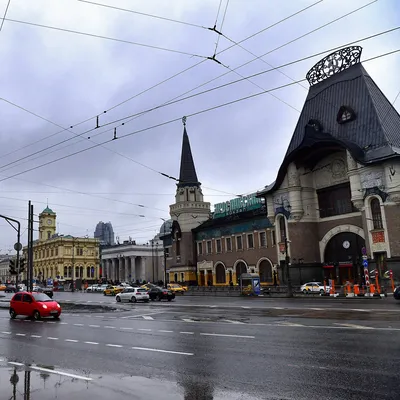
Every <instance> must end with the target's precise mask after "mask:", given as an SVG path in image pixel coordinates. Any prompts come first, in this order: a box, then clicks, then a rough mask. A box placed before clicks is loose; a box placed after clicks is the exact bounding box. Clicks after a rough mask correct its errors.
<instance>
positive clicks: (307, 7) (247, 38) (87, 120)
mask: <svg viewBox="0 0 400 400" xmlns="http://www.w3.org/2000/svg"><path fill="white" fill-rule="evenodd" d="M323 1H324V0H318V1H316V2H314V3H312V4H310V5H309V6H306V7H303V8H302V9H300V10H299V11H296V12H295V13H293V14H290V15H289V16H287V17H285V18H283V19H281V20H279V21H277V22H275V23H273V24H271V25H269V26H267V27H266V28H263V29H261V30H260V31H258V32H256V33H253V34H251V35H250V36H247V37H246V38H244V39H242V40H241V41H239V42H238V43H243V42H245V41H247V40H249V39H251V38H253V37H255V36H257V35H259V34H261V33H263V32H265V31H267V30H269V29H272V28H274V27H275V26H277V25H279V24H281V23H283V22H286V21H288V20H289V19H291V18H293V17H295V16H297V15H299V14H301V13H302V12H305V11H307V10H309V9H310V8H312V7H314V6H316V5H318V4H319V3H322V2H323ZM233 47H235V45H231V46H229V47H227V48H225V49H223V50H221V51H220V52H219V53H218V54H221V53H223V52H225V51H228V50H230V49H232V48H233ZM205 61H206V60H205V59H204V60H201V61H200V62H198V63H196V64H194V65H192V66H190V67H188V68H185V69H184V70H182V71H180V72H178V73H176V74H174V75H172V76H171V77H169V78H167V79H164V80H163V81H160V82H158V83H156V84H155V85H153V86H151V87H149V88H147V89H145V90H143V91H141V92H139V93H137V94H136V95H134V96H131V97H129V98H128V99H126V100H124V101H122V102H120V103H117V104H116V105H114V106H113V107H110V108H108V109H107V110H104V111H103V112H102V113H100V114H105V113H107V112H109V111H111V110H113V109H115V108H117V107H119V106H121V105H123V104H125V103H127V102H129V101H131V100H133V99H135V98H136V97H138V96H140V95H142V94H144V93H146V92H148V91H150V90H152V89H155V88H156V87H158V86H160V85H162V84H164V83H166V82H168V81H170V80H172V79H173V78H175V77H177V76H179V75H181V74H183V73H185V72H187V71H189V70H191V69H193V68H195V67H197V66H199V65H200V64H202V63H204V62H205ZM195 89H197V87H196V88H194V89H192V90H191V91H193V90H195ZM191 91H189V92H191ZM189 92H186V93H189ZM186 93H183V94H182V95H181V96H184V95H185V94H186ZM178 97H180V96H178ZM178 97H177V98H178ZM100 114H96V115H94V116H92V117H89V118H87V119H85V120H83V121H81V122H78V123H75V124H73V125H71V126H70V129H72V128H75V127H77V126H79V125H81V124H83V123H86V122H89V121H91V120H93V119H95V118H96V117H98V115H100ZM67 129H68V128H64V129H63V130H62V131H59V132H55V133H54V134H52V135H50V136H47V137H45V138H42V139H40V140H38V141H35V142H33V143H31V144H28V145H25V146H23V147H22V148H19V149H16V150H13V151H12V152H10V153H7V154H3V155H2V156H8V155H10V154H13V153H15V152H17V151H19V150H21V149H24V148H26V147H28V146H31V145H34V144H36V143H39V142H41V141H44V140H46V139H48V138H50V137H53V136H56V135H58V134H60V133H62V132H65V131H66V130H67ZM0 157H1V156H0Z"/></svg>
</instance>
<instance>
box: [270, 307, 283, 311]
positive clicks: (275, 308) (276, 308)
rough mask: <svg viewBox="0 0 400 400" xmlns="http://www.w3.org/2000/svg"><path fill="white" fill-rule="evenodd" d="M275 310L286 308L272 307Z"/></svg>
mask: <svg viewBox="0 0 400 400" xmlns="http://www.w3.org/2000/svg"><path fill="white" fill-rule="evenodd" d="M272 308H273V309H274V310H284V308H283V307H272Z"/></svg>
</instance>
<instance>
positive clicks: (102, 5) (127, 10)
mask: <svg viewBox="0 0 400 400" xmlns="http://www.w3.org/2000/svg"><path fill="white" fill-rule="evenodd" d="M78 1H79V2H81V3H87V4H91V5H95V6H99V7H105V8H109V9H113V10H118V11H125V12H129V13H132V14H137V15H143V16H146V17H151V18H156V19H160V20H163V21H168V22H175V23H177V24H182V25H187V26H193V27H195V28H201V29H207V28H206V27H205V26H202V25H198V24H194V23H191V22H185V21H180V20H177V19H173V18H167V17H161V16H159V15H154V14H149V13H144V12H141V11H135V10H129V9H127V8H121V7H116V6H111V5H109V4H103V3H96V2H94V1H88V0H78Z"/></svg>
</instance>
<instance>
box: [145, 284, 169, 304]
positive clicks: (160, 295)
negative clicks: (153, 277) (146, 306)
mask: <svg viewBox="0 0 400 400" xmlns="http://www.w3.org/2000/svg"><path fill="white" fill-rule="evenodd" d="M148 293H149V297H150V300H152V301H154V300H158V301H161V300H163V299H164V300H168V301H171V300H173V299H174V298H175V293H173V292H171V291H170V290H168V289H164V288H160V287H158V286H154V287H152V288H151V289H150V290H149V292H148Z"/></svg>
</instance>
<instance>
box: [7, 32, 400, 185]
mask: <svg viewBox="0 0 400 400" xmlns="http://www.w3.org/2000/svg"><path fill="white" fill-rule="evenodd" d="M398 29H400V26H398V27H395V28H391V29H389V30H386V31H383V32H379V33H376V34H373V35H370V36H367V37H364V38H361V39H357V40H355V41H352V42H349V43H346V44H343V45H340V46H337V47H334V48H331V49H328V50H324V51H322V52H318V53H314V54H312V55H309V56H306V57H303V58H300V59H297V60H294V61H291V62H288V63H285V64H282V65H279V66H276V67H273V68H271V69H268V70H263V71H261V72H257V73H254V74H252V75H249V76H247V77H243V78H241V79H238V80H235V81H231V82H228V83H225V84H222V85H219V86H215V87H213V88H210V89H207V90H204V91H202V92H198V93H194V94H192V95H189V96H186V97H183V98H182V97H181V96H182V95H180V96H177V97H175V98H174V99H172V100H170V101H168V102H166V103H163V104H161V105H158V106H155V107H152V108H150V109H146V110H143V111H140V112H138V113H135V114H131V115H129V116H126V117H123V118H119V119H117V120H114V121H111V122H109V123H106V124H103V125H102V127H106V126H108V125H112V124H116V123H118V122H121V121H126V120H127V119H128V118H131V120H132V119H134V118H135V117H138V116H141V115H143V114H145V113H149V112H151V111H155V110H158V109H160V108H163V107H166V106H169V105H172V104H176V103H178V102H181V101H185V100H188V99H191V98H193V97H197V96H200V95H203V94H206V93H209V92H212V91H214V90H218V89H221V88H224V87H227V86H230V85H233V84H236V83H239V82H242V81H243V80H246V79H250V78H253V77H257V76H260V75H262V74H266V73H269V72H272V71H276V70H279V69H280V68H284V67H287V66H291V65H294V64H296V63H299V62H302V61H305V60H308V59H310V58H313V57H316V56H318V55H322V54H326V53H328V52H332V51H334V50H337V49H340V48H341V47H347V46H349V45H352V44H354V43H358V42H362V41H366V40H370V39H372V38H376V37H378V36H381V35H385V34H388V33H392V32H394V31H396V30H398ZM285 75H286V74H285ZM286 76H287V75H286ZM287 77H288V78H290V77H289V76H287ZM290 79H291V80H292V81H293V82H295V83H296V84H300V82H298V81H294V80H293V79H292V78H290ZM189 92H190V91H189ZM189 92H186V93H189ZM3 100H4V101H6V102H8V103H9V104H12V105H14V106H16V107H18V108H21V109H22V110H24V111H27V112H28V113H31V114H33V115H35V116H37V117H38V118H41V119H44V120H45V121H47V122H50V123H52V124H54V125H56V126H60V125H58V124H56V123H54V122H52V121H50V120H48V119H47V118H44V117H41V116H40V115H38V114H36V113H33V112H31V111H29V110H27V109H26V108H24V107H21V106H19V105H17V104H15V103H13V102H11V101H9V100H6V99H3ZM288 105H289V104H288ZM289 106H290V105H289ZM128 122H129V121H128ZM124 124H125V123H122V124H121V125H118V126H122V125H124ZM118 126H117V127H118ZM114 128H115V127H114ZM114 128H110V129H107V130H105V131H101V132H98V133H96V134H94V135H92V136H91V137H89V140H90V139H92V138H93V137H95V136H98V135H102V134H104V133H106V132H109V131H111V130H112V129H114ZM95 129H96V128H91V129H89V130H87V131H85V132H83V133H81V134H75V133H74V132H71V133H73V134H74V135H75V136H76V137H78V136H79V137H82V136H83V135H84V134H87V133H89V132H91V131H93V130H95ZM72 139H74V138H73V137H71V138H68V139H65V140H63V141H61V142H59V143H56V144H53V145H50V146H47V147H46V148H44V149H41V150H38V151H36V152H34V153H31V154H29V155H27V156H24V157H21V158H19V159H17V160H14V161H11V162H9V163H7V164H4V165H1V166H0V169H1V168H4V167H7V166H9V165H13V164H15V163H18V162H20V161H22V160H24V159H27V158H30V157H32V156H33V155H36V154H40V153H42V152H43V151H46V150H49V149H52V148H54V147H56V146H58V145H60V144H62V143H65V142H68V141H70V140H72ZM82 140H85V141H86V139H83V138H82ZM94 143H95V142H94ZM66 147H69V146H65V147H64V148H66ZM107 149H108V148H107ZM56 151H58V150H56ZM111 151H113V150H111ZM113 152H114V153H116V154H118V155H120V156H122V157H124V158H127V159H130V160H131V161H132V162H135V163H137V164H139V165H141V166H143V167H145V168H148V169H150V170H152V171H153V172H157V173H159V174H161V175H164V173H162V172H161V171H157V170H155V169H153V168H151V167H148V166H145V165H144V164H143V163H140V162H138V161H136V160H133V159H131V158H129V157H128V156H126V155H123V154H122V153H119V152H116V151H113ZM48 154H51V153H48ZM164 176H165V175H164ZM167 177H169V176H168V175H167Z"/></svg>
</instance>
